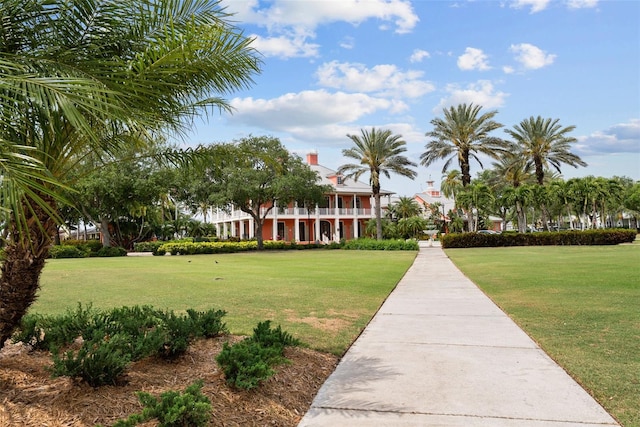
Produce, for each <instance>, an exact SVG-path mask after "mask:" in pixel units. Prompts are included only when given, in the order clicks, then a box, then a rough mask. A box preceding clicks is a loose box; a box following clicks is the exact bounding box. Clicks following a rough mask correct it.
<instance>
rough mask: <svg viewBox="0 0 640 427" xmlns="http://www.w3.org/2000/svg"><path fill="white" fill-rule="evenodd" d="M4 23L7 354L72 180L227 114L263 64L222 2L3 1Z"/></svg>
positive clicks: (0, 302)
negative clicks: (196, 122) (98, 162)
mask: <svg viewBox="0 0 640 427" xmlns="http://www.w3.org/2000/svg"><path fill="white" fill-rule="evenodd" d="M0 17H2V22H3V26H2V38H0V74H1V75H2V79H0V93H2V98H1V100H0V105H1V107H2V114H1V115H0V145H2V150H0V151H3V152H1V153H0V155H1V156H2V157H1V158H0V160H1V161H0V163H2V164H6V163H7V161H8V160H12V159H13V160H16V161H17V163H18V165H17V167H15V168H13V169H7V168H6V166H5V168H4V169H3V170H2V171H1V173H2V174H3V176H2V183H3V190H2V193H3V194H2V198H1V203H2V207H4V208H5V209H8V211H6V212H9V213H8V215H6V218H5V220H6V223H7V224H8V226H7V227H8V236H9V240H8V244H7V247H6V249H5V255H6V260H5V262H4V263H3V265H2V277H1V278H0V346H1V345H2V344H3V343H4V342H5V341H6V339H7V338H8V337H9V336H10V335H11V333H12V331H13V330H14V328H15V327H16V325H17V324H18V323H19V322H20V319H21V318H22V316H23V315H24V313H25V312H26V310H27V309H28V307H29V306H30V305H31V303H32V302H33V301H34V299H35V298H36V293H37V289H38V285H39V278H40V273H41V271H42V268H43V267H44V261H45V259H46V258H47V255H48V251H49V246H50V244H51V239H52V237H53V235H54V234H55V231H56V225H57V224H56V222H58V221H59V218H58V216H57V212H58V204H59V202H60V199H61V197H60V193H61V191H60V189H61V186H62V185H64V186H67V187H68V186H72V185H73V183H72V182H70V181H69V179H68V178H69V176H70V172H71V171H73V170H74V168H76V166H77V165H80V164H82V163H83V161H84V159H85V157H87V156H98V157H100V158H102V159H105V160H107V161H108V160H109V159H111V158H114V157H117V154H118V152H120V151H121V150H122V149H123V147H127V146H131V145H134V144H136V145H144V144H145V143H146V142H147V141H150V140H152V139H154V138H155V136H156V135H161V134H164V133H167V132H173V133H178V134H180V133H183V132H185V131H186V130H188V123H189V120H185V119H189V118H192V117H194V116H196V115H197V114H200V113H201V112H203V111H207V109H208V108H215V109H218V110H229V109H230V106H229V104H228V102H227V101H226V100H225V99H223V98H221V97H219V96H215V95H213V96H212V94H228V93H230V92H232V91H234V90H237V89H240V88H245V87H248V86H249V85H250V84H251V83H252V76H253V75H254V74H255V73H257V72H259V60H258V59H257V55H256V52H255V51H254V50H253V49H252V48H251V47H250V43H251V39H249V38H247V37H245V36H244V35H243V34H242V33H241V32H240V31H238V30H237V29H235V28H234V27H232V26H231V25H229V24H228V23H226V22H225V19H226V18H227V17H228V15H227V14H226V13H225V12H224V10H223V9H222V8H221V7H220V5H219V2H218V1H216V0H211V1H202V0H181V1H175V0H151V1H148V0H103V1H100V2H95V1H92V0H78V1H74V2H68V1H63V0H57V1H56V0H54V1H49V0H35V1H30V2H24V1H21V0H6V1H3V2H1V3H0ZM32 159H34V160H32ZM29 168H30V169H31V171H32V173H31V174H30V177H31V179H24V180H20V177H21V175H20V174H19V172H20V171H25V170H29ZM15 170H17V172H16V171H15ZM5 174H6V175H5ZM5 176H6V178H8V179H6V178H5Z"/></svg>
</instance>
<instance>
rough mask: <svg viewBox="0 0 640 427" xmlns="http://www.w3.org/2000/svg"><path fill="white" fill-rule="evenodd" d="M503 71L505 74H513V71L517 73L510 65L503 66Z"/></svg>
mask: <svg viewBox="0 0 640 427" xmlns="http://www.w3.org/2000/svg"><path fill="white" fill-rule="evenodd" d="M502 71H503V72H504V73H505V74H513V73H515V71H516V70H515V69H514V68H513V67H511V66H509V65H505V66H504V67H502Z"/></svg>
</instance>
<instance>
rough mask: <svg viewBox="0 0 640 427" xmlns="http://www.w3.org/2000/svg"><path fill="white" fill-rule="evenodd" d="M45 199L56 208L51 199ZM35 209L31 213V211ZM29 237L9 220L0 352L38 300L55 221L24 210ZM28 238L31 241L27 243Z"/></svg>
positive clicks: (0, 284)
mask: <svg viewBox="0 0 640 427" xmlns="http://www.w3.org/2000/svg"><path fill="white" fill-rule="evenodd" d="M43 199H44V200H45V201H46V202H47V203H48V204H50V205H51V206H54V202H53V201H52V200H51V199H50V198H45V197H43ZM30 209H32V210H30ZM25 212H26V215H27V218H26V219H27V222H26V224H27V227H28V234H27V233H26V232H25V230H22V232H20V230H19V229H18V227H17V224H16V221H15V218H12V219H11V220H10V224H9V229H10V232H9V233H10V234H9V236H10V237H9V239H10V240H9V244H8V245H7V247H6V248H5V261H4V263H3V264H2V267H1V271H2V274H1V276H0V348H1V347H2V346H3V345H4V343H5V342H6V341H7V340H8V339H9V338H10V337H11V334H12V333H13V332H14V330H15V329H16V327H18V326H19V325H20V321H21V320H22V317H23V316H24V315H25V314H26V313H27V310H28V309H29V307H30V306H31V304H33V302H34V301H35V300H36V293H37V291H38V288H39V285H40V274H41V273H42V269H43V268H44V265H45V261H46V259H47V257H48V256H49V248H50V247H51V242H52V239H53V236H54V234H55V232H56V223H55V221H54V220H53V219H52V218H51V217H50V216H49V215H47V213H46V212H45V210H44V209H42V208H41V207H40V206H37V205H36V206H31V207H25ZM27 236H28V237H29V238H28V239H27Z"/></svg>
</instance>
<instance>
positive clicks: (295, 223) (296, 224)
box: [293, 209, 300, 242]
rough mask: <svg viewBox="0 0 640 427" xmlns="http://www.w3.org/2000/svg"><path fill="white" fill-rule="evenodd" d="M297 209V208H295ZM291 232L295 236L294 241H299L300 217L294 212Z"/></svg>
mask: <svg viewBox="0 0 640 427" xmlns="http://www.w3.org/2000/svg"><path fill="white" fill-rule="evenodd" d="M296 210H297V209H296ZM293 227H294V230H293V234H294V236H295V239H296V242H300V218H298V214H297V213H296V217H295V219H294V221H293Z"/></svg>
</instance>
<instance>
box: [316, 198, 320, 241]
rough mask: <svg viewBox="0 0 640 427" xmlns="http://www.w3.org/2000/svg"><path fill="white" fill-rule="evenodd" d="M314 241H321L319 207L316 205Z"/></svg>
mask: <svg viewBox="0 0 640 427" xmlns="http://www.w3.org/2000/svg"><path fill="white" fill-rule="evenodd" d="M315 234H316V239H315V240H316V241H318V242H319V241H321V237H320V208H319V207H318V206H316V233H315Z"/></svg>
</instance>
